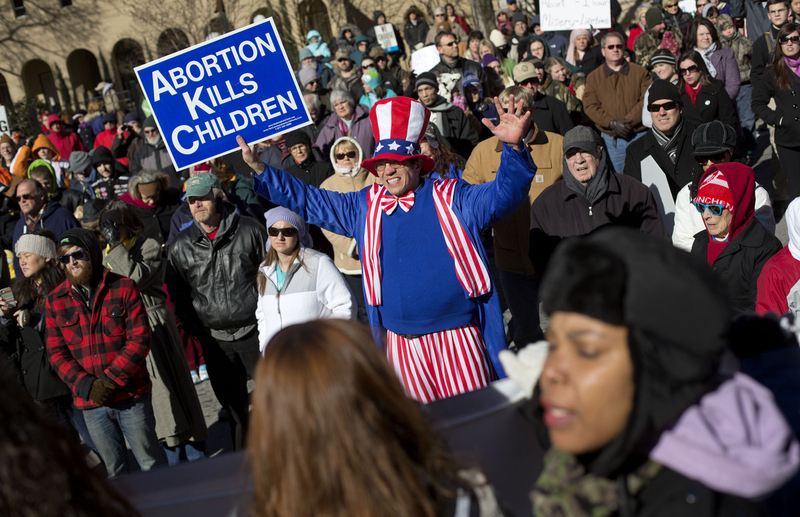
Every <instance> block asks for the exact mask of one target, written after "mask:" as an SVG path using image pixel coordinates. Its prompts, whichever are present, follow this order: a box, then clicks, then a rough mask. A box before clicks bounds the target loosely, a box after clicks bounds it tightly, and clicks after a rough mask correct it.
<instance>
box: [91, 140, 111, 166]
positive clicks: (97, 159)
mask: <svg viewBox="0 0 800 517" xmlns="http://www.w3.org/2000/svg"><path fill="white" fill-rule="evenodd" d="M98 163H114V156H113V155H112V154H111V150H110V149H109V148H108V147H106V146H104V145H100V146H97V148H96V149H95V150H94V153H92V165H97V164H98Z"/></svg>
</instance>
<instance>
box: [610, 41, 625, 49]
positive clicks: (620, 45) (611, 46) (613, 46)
mask: <svg viewBox="0 0 800 517" xmlns="http://www.w3.org/2000/svg"><path fill="white" fill-rule="evenodd" d="M606 48H607V49H608V50H622V49H623V48H624V47H623V46H622V44H621V43H620V44H619V45H606Z"/></svg>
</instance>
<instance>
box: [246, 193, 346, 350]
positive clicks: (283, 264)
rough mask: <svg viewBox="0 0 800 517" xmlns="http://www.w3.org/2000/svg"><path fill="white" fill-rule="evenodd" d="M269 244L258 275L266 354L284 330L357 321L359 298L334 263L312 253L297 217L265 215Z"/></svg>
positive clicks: (277, 211)
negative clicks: (324, 321) (335, 320)
mask: <svg viewBox="0 0 800 517" xmlns="http://www.w3.org/2000/svg"><path fill="white" fill-rule="evenodd" d="M264 216H265V217H266V220H267V230H268V232H269V240H268V241H267V255H266V258H265V259H264V262H263V263H262V264H261V267H260V268H259V271H258V279H257V286H258V293H259V297H258V307H257V308H256V318H257V319H258V342H259V348H260V349H261V352H262V353H263V352H264V350H265V349H266V348H267V343H268V342H269V340H270V339H271V338H272V336H273V335H275V334H276V333H277V332H278V331H279V330H281V329H282V328H285V327H288V326H289V325H294V324H297V323H303V322H306V321H311V320H316V319H320V318H341V319H349V320H354V319H355V318H356V313H357V305H356V301H355V298H354V297H353V293H352V292H351V291H350V288H349V287H348V286H347V282H346V281H345V279H344V277H342V274H341V273H340V272H339V270H338V269H336V266H335V265H334V263H333V261H332V260H331V259H330V258H329V257H328V256H327V255H325V254H324V253H321V252H319V251H316V250H313V249H311V246H312V241H311V236H310V235H309V234H308V226H307V225H306V223H305V221H303V219H302V218H301V217H300V216H299V215H297V214H296V213H294V212H292V211H291V210H288V209H286V208H282V207H278V208H273V209H272V210H270V211H269V212H267V213H266V214H264Z"/></svg>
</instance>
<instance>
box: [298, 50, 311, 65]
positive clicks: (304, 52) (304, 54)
mask: <svg viewBox="0 0 800 517" xmlns="http://www.w3.org/2000/svg"><path fill="white" fill-rule="evenodd" d="M310 57H314V53H313V52H311V49H310V48H308V47H303V48H301V49H300V52H299V53H298V54H297V59H298V60H300V62H301V63H302V62H303V60H304V59H308V58H310Z"/></svg>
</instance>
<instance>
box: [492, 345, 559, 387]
mask: <svg viewBox="0 0 800 517" xmlns="http://www.w3.org/2000/svg"><path fill="white" fill-rule="evenodd" d="M549 349H550V343H548V342H547V341H537V342H536V343H533V344H532V345H528V346H526V347H525V348H523V349H522V350H520V351H519V352H518V353H516V354H515V353H514V352H511V351H510V350H503V351H502V352H500V355H499V357H500V362H501V363H502V364H503V368H504V369H505V371H506V374H507V375H508V376H509V378H511V380H513V381H514V382H516V383H517V384H518V385H519V387H520V388H522V391H523V392H525V395H526V396H527V397H528V398H530V397H531V396H532V395H533V390H534V389H535V388H536V383H538V382H539V376H540V375H542V370H543V369H544V362H545V360H546V359H547V352H548V350H549Z"/></svg>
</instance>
